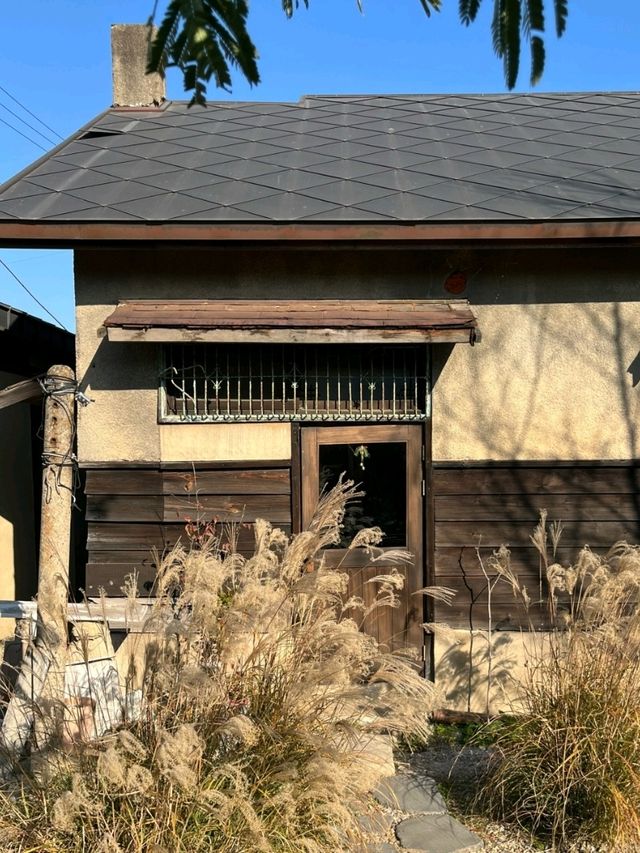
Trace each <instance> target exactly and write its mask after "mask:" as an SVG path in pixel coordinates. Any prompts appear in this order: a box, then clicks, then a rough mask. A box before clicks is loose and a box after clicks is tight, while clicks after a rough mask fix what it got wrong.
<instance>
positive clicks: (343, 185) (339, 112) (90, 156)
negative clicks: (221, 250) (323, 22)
mask: <svg viewBox="0 0 640 853" xmlns="http://www.w3.org/2000/svg"><path fill="white" fill-rule="evenodd" d="M639 189H640V95H639V94H635V93H618V94H540V95H464V96H463V95H398V96H391V95H385V96H351V97H347V96H327V97H323V96H315V97H307V98H304V99H303V100H302V101H301V102H300V103H297V104H286V103H229V102H225V103H212V104H210V105H209V106H208V107H207V108H197V107H194V108H188V107H187V105H186V104H185V103H170V104H168V105H167V107H166V109H164V110H162V111H148V112H142V111H140V112H138V111H132V110H130V111H120V112H118V111H115V110H111V111H108V112H106V113H104V114H103V115H102V116H100V117H98V119H96V121H95V122H94V123H93V124H91V125H89V126H87V127H86V128H84V130H83V131H82V132H80V133H79V134H76V136H74V137H73V138H72V139H71V140H70V141H68V142H66V143H64V144H63V145H62V146H60V147H59V148H57V149H56V150H55V151H54V152H52V153H51V154H49V155H47V156H46V157H45V158H44V159H42V160H41V161H39V162H38V163H36V164H35V165H34V166H32V167H30V168H29V169H27V170H26V171H25V172H23V173H22V174H21V175H20V176H18V177H17V178H15V179H14V180H13V181H10V182H9V183H7V184H5V185H4V186H3V187H1V188H0V221H39V222H43V221H44V222H47V221H51V222H91V221H94V222H121V223H124V222H127V221H129V222H218V223H222V222H242V221H245V222H270V221H274V222H294V221H308V222H313V221H315V222H369V221H372V222H373V221H378V222H380V221H387V222H393V221H400V222H402V221H407V222H424V221H427V222H474V221H475V222H509V221H523V220H524V221H527V220H555V221H558V220H564V221H570V220H577V221H580V220H598V219H601V220H615V219H633V218H638V217H639V215H640V198H639V196H638V190H639Z"/></svg>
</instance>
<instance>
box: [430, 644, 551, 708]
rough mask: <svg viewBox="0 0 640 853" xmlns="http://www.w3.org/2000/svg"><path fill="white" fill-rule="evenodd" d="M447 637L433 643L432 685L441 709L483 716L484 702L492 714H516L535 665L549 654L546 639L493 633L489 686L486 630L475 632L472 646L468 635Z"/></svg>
mask: <svg viewBox="0 0 640 853" xmlns="http://www.w3.org/2000/svg"><path fill="white" fill-rule="evenodd" d="M450 634H451V636H447V637H443V636H440V637H438V638H436V639H435V645H434V665H435V673H436V675H435V683H436V686H437V687H438V688H439V689H440V690H441V691H442V693H443V700H444V707H445V708H452V709H455V710H457V711H476V712H478V713H484V712H486V710H487V699H488V700H489V709H490V712H491V713H492V714H500V713H507V714H508V713H513V712H516V711H518V710H519V709H520V708H521V707H522V705H521V703H522V697H523V692H524V691H526V689H527V684H528V679H529V678H531V676H532V674H533V670H534V668H535V664H536V661H540V660H542V659H543V658H544V656H545V654H548V649H549V646H548V644H549V639H550V636H551V635H549V634H546V633H543V632H540V633H529V632H526V631H523V632H507V631H494V632H493V636H492V640H491V648H492V659H491V681H490V682H489V640H488V636H487V632H486V631H477V632H475V633H474V635H473V642H471V635H470V633H469V632H468V631H452V632H450ZM472 661H473V664H472ZM471 664H472V665H471ZM487 688H489V690H488V695H487Z"/></svg>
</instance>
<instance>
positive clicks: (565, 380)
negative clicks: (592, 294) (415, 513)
mask: <svg viewBox="0 0 640 853" xmlns="http://www.w3.org/2000/svg"><path fill="white" fill-rule="evenodd" d="M477 314H478V319H479V325H480V328H481V330H482V343H481V344H480V345H479V346H478V347H477V350H476V348H470V347H461V346H457V347H455V349H454V351H453V352H452V353H451V355H450V356H449V358H448V360H447V362H446V364H445V365H444V367H443V369H442V372H441V374H440V376H439V377H438V379H437V381H436V383H435V386H434V393H433V458H434V459H435V460H460V459H471V460H474V459H503V460H510V459H521V460H532V459H577V460H579V459H632V458H634V457H635V456H637V455H638V450H639V435H638V428H639V427H640V386H638V387H635V388H634V387H633V381H634V380H633V376H632V373H630V372H629V367H630V366H631V365H632V363H633V361H634V359H637V358H638V352H639V349H640V303H636V302H626V303H617V304H616V303H613V304H612V303H598V302H586V303H569V304H564V305H563V304H559V305H558V304H543V305H540V304H533V305H531V304H529V305H527V304H524V305H481V306H479V307H478V308H477Z"/></svg>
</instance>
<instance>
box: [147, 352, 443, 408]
mask: <svg viewBox="0 0 640 853" xmlns="http://www.w3.org/2000/svg"><path fill="white" fill-rule="evenodd" d="M428 358H429V348H428V347H426V346H409V345H399V346H377V347H374V346H359V345H354V344H346V345H339V344H336V345H333V344H329V345H321V346H310V345H302V344H285V345H274V344H271V345H252V344H229V345H224V344H187V345H179V344H169V345H167V346H166V347H165V348H164V364H163V369H162V371H161V377H160V395H159V407H160V418H161V420H162V421H165V422H184V421H261V420H282V421H293V420H296V421H318V420H328V419H330V420H342V421H349V420H351V421H353V420H363V421H381V420H384V421H422V420H426V418H427V415H428V405H429V399H428V397H429V388H428V371H427V364H428ZM345 386H346V387H345Z"/></svg>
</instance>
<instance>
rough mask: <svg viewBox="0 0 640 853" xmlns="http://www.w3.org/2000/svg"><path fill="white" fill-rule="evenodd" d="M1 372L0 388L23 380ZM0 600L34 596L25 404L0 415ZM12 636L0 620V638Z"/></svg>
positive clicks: (7, 624)
mask: <svg viewBox="0 0 640 853" xmlns="http://www.w3.org/2000/svg"><path fill="white" fill-rule="evenodd" d="M23 378H24V377H22V376H15V375H14V374H11V373H4V372H1V371H0V388H6V387H7V386H8V385H12V384H13V383H14V382H19V381H21V380H22V379H23ZM0 437H1V438H2V440H1V441H0V484H1V487H0V599H8V600H13V599H15V598H16V596H19V597H25V596H29V595H31V594H32V593H33V591H34V589H35V583H36V541H35V526H34V525H35V520H34V517H33V479H32V478H33V471H32V467H31V417H30V407H29V404H28V403H17V404H16V405H14V406H10V407H8V408H6V409H2V410H1V411H0ZM11 633H13V622H12V620H9V619H0V637H3V636H9V635H10V634H11Z"/></svg>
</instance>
